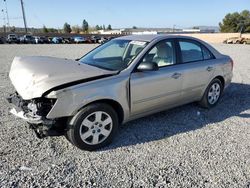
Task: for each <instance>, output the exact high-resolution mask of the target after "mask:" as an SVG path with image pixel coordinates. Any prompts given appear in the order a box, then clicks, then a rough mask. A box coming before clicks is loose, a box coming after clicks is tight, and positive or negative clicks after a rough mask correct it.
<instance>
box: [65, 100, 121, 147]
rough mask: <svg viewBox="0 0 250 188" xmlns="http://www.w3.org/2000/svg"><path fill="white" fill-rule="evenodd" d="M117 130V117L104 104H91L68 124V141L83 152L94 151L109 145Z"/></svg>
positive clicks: (108, 106) (112, 110)
mask: <svg viewBox="0 0 250 188" xmlns="http://www.w3.org/2000/svg"><path fill="white" fill-rule="evenodd" d="M117 129H118V116H117V114H116V112H115V111H114V109H113V108H112V107H111V106H110V105H107V104H104V103H96V104H91V105H89V106H87V107H85V108H84V109H83V110H82V111H80V112H78V113H77V114H76V115H75V116H74V117H73V118H72V119H71V121H70V122H69V125H68V130H67V133H66V134H67V135H66V137H67V138H68V140H69V141H70V142H71V143H72V144H74V145H75V146H77V147H78V148H80V149H83V150H89V151H91V150H96V149H98V148H101V147H103V146H105V145H107V144H109V143H110V142H111V141H112V139H113V137H114V136H115V134H116V132H117Z"/></svg>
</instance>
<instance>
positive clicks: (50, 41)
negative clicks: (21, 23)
mask: <svg viewBox="0 0 250 188" xmlns="http://www.w3.org/2000/svg"><path fill="white" fill-rule="evenodd" d="M45 37H46V38H47V39H48V43H50V44H51V43H53V41H52V39H53V37H48V36H45Z"/></svg>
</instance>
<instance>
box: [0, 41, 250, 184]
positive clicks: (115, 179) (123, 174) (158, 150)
mask: <svg viewBox="0 0 250 188" xmlns="http://www.w3.org/2000/svg"><path fill="white" fill-rule="evenodd" d="M214 46H215V47H216V48H217V49H218V50H220V51H221V52H222V53H225V54H229V55H230V56H231V57H232V58H233V59H234V62H235V67H234V78H233V83H232V84H231V86H230V87H229V88H228V89H227V90H226V92H225V94H224V96H223V98H222V100H221V102H220V103H219V104H218V105H217V106H216V107H215V108H213V109H211V110H205V109H202V108H200V107H199V106H198V105H196V104H189V105H185V106H182V107H178V108H175V109H172V110H168V111H166V112H162V113H158V114H155V115H152V116H148V117H145V118H141V119H138V120H135V121H133V122H130V123H127V124H126V125H124V126H122V127H121V129H120V132H119V134H118V136H117V137H116V139H115V140H114V143H113V144H111V145H110V146H109V147H106V148H104V149H102V150H99V151H96V152H87V151H81V150H79V149H77V148H76V147H74V146H72V145H71V144H70V143H69V142H68V141H67V140H66V139H65V138H64V137H53V138H46V139H43V140H39V139H37V138H36V137H35V134H34V133H33V132H32V131H31V130H29V129H28V126H27V124H26V123H24V122H23V121H22V120H19V119H16V118H15V117H14V116H12V115H10V114H9V113H8V104H7V103H6V101H5V99H4V97H5V96H7V93H8V92H12V91H13V87H12V86H11V83H10V81H9V79H8V71H9V68H10V64H11V61H12V60H13V58H14V56H19V55H23V56H25V55H49V56H57V57H66V58H77V57H80V56H81V55H82V54H84V53H86V51H88V50H90V49H91V48H93V45H0V67H1V69H0V115H1V117H0V118H1V119H0V143H1V144H0V187H41V186H43V187H47V186H48V187H216V188H217V187H234V188H235V187H250V142H249V140H250V63H249V62H250V61H249V60H250V45H249V46H247V45H223V44H221V45H219V44H216V45H214Z"/></svg>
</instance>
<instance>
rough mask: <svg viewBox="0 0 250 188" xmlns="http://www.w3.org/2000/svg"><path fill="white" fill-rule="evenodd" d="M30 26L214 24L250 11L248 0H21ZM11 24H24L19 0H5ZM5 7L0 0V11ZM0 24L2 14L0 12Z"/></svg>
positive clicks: (119, 26) (171, 25)
mask: <svg viewBox="0 0 250 188" xmlns="http://www.w3.org/2000/svg"><path fill="white" fill-rule="evenodd" d="M23 1H24V5H25V10H26V18H27V24H28V26H29V27H42V26H43V25H46V26H47V27H55V28H62V26H63V24H64V23H65V22H68V23H69V24H70V25H77V24H78V25H81V23H82V20H83V19H86V20H87V21H88V22H89V25H91V26H95V25H96V24H105V25H108V24H111V25H112V27H113V28H124V27H132V26H134V25H135V26H138V27H173V25H176V28H185V27H192V26H195V25H207V26H217V25H218V23H219V22H220V21H221V20H222V19H223V17H224V16H225V14H226V13H228V12H235V11H242V10H244V9H248V10H250V1H249V0H207V1H202V0H172V1H170V0H169V1H168V0H120V1H118V0H40V1H38V0H23ZM6 2H7V7H8V13H9V17H10V25H15V26H23V21H22V19H20V18H21V17H22V12H21V6H20V0H6ZM2 9H5V6H4V2H3V0H0V10H2ZM0 13H1V15H0V18H1V20H0V25H3V23H4V22H3V14H2V12H0Z"/></svg>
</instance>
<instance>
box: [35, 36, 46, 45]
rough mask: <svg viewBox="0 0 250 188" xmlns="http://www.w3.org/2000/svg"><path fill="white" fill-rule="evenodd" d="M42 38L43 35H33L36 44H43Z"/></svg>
mask: <svg viewBox="0 0 250 188" xmlns="http://www.w3.org/2000/svg"><path fill="white" fill-rule="evenodd" d="M44 39H45V38H44V37H39V36H34V40H35V43H36V44H44V43H45V41H44Z"/></svg>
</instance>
